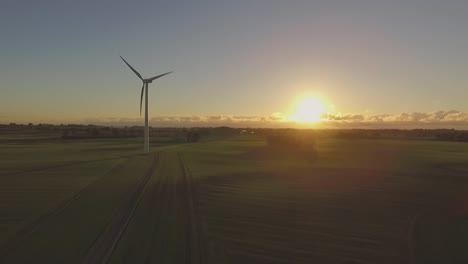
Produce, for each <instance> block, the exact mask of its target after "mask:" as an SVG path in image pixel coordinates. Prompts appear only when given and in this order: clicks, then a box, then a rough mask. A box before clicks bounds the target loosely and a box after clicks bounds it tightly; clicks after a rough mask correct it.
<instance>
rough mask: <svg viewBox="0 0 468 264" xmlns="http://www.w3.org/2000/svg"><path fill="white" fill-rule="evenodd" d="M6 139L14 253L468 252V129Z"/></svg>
mask: <svg viewBox="0 0 468 264" xmlns="http://www.w3.org/2000/svg"><path fill="white" fill-rule="evenodd" d="M151 149H152V153H151V154H149V155H142V154H141V150H142V144H141V140H140V139H138V138H136V139H95V140H91V139H90V140H71V141H66V140H47V139H46V140H39V141H30V140H27V141H24V142H23V141H21V140H16V139H15V140H13V141H11V142H8V140H4V141H3V142H2V144H1V145H0V245H1V248H0V262H2V263H98V262H99V263H103V262H107V263H244V264H245V263H468V254H467V252H468V251H467V250H466V246H468V192H467V191H468V143H456V142H439V141H424V140H385V139H354V140H345V139H336V138H331V137H321V138H319V139H318V140H317V145H316V147H315V149H312V148H310V149H309V150H307V151H302V152H301V153H295V152H291V151H287V150H282V149H279V148H273V147H271V146H269V145H268V144H267V142H266V141H265V139H263V138H262V137H260V136H253V135H249V136H236V137H232V138H226V139H217V140H211V141H205V142H199V143H190V144H187V143H185V144H173V142H170V141H164V140H159V141H158V140H157V139H155V140H153V143H152V148H151Z"/></svg>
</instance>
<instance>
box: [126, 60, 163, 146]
mask: <svg viewBox="0 0 468 264" xmlns="http://www.w3.org/2000/svg"><path fill="white" fill-rule="evenodd" d="M120 58H121V59H122V60H123V61H124V62H125V64H127V66H128V67H129V68H130V69H131V70H132V71H133V72H134V73H135V74H136V76H138V78H140V80H141V81H142V82H143V86H142V87H141V96H140V116H141V106H142V104H143V91H144V92H145V131H144V152H145V153H148V152H149V126H148V84H149V83H152V82H153V81H154V80H156V79H159V78H161V77H163V76H164V75H167V74H169V73H171V72H172V71H170V72H166V73H163V74H160V75H157V76H154V77H151V78H148V79H143V77H141V74H140V73H139V72H138V71H137V70H135V68H133V67H132V66H131V65H130V64H129V63H128V62H127V61H126V60H125V59H124V58H122V56H120Z"/></svg>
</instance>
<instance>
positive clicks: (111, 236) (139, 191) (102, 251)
mask: <svg viewBox="0 0 468 264" xmlns="http://www.w3.org/2000/svg"><path fill="white" fill-rule="evenodd" d="M158 164H159V155H157V156H156V157H155V159H154V162H153V165H152V166H151V168H150V169H149V170H148V171H147V172H146V175H145V176H144V177H143V178H142V180H141V181H140V183H139V184H138V186H137V187H136V188H135V189H134V190H133V191H131V192H129V196H128V199H127V200H126V201H125V203H124V204H123V205H122V207H121V208H120V209H119V210H118V211H117V212H116V214H115V215H114V217H113V218H112V221H111V222H110V223H109V224H108V225H107V227H106V229H105V230H103V232H102V233H101V234H100V235H99V237H98V238H97V239H96V241H95V242H94V243H93V245H92V247H91V248H90V249H89V251H88V253H87V255H86V257H85V259H84V261H83V263H106V262H107V261H108V260H109V257H110V256H111V255H112V252H113V251H114V249H115V246H116V245H117V243H118V242H119V239H120V237H121V236H122V234H123V233H124V232H125V228H126V227H127V225H128V223H129V222H130V220H131V218H132V216H133V214H134V212H135V210H136V208H137V207H138V203H139V202H140V200H141V198H142V197H143V194H144V192H145V190H146V187H147V185H148V182H149V180H150V179H151V176H152V175H153V174H154V171H155V170H156V168H157V166H158Z"/></svg>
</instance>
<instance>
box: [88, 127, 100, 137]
mask: <svg viewBox="0 0 468 264" xmlns="http://www.w3.org/2000/svg"><path fill="white" fill-rule="evenodd" d="M90 134H91V137H98V136H99V135H100V131H99V129H98V128H97V127H93V128H92V129H91V132H90Z"/></svg>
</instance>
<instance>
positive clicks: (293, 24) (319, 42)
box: [0, 0, 468, 127]
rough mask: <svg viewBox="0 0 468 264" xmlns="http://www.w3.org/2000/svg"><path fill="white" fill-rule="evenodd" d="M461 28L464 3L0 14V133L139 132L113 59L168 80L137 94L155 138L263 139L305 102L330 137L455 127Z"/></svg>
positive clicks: (467, 30) (130, 81) (275, 3)
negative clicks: (100, 128) (161, 130)
mask: <svg viewBox="0 0 468 264" xmlns="http://www.w3.org/2000/svg"><path fill="white" fill-rule="evenodd" d="M466 14H468V1H466V0H447V1H440V0H437V1H435V0H405V1H403V0H394V1H379V0H342V1H337V0H322V1H321V0H317V1H313V0H297V1H296V0H289V1H281V0H245V1H243V0H239V1H228V0H201V1H177V0H171V1H154V0H153V1H128V0H126V1H123V0H113V1H99V0H95V1H88V0H81V1H71V0H61V1H58V0H57V1H51V0H43V1H23V0H2V1H1V8H0V39H1V41H0V122H20V123H21V122H23V123H25V122H35V123H37V122H50V123H88V122H93V123H106V124H111V125H112V124H120V125H121V124H127V123H138V122H141V120H142V118H141V117H140V115H139V100H140V98H139V96H140V94H139V93H140V88H141V82H140V81H139V80H138V78H137V77H136V76H135V75H134V74H133V73H132V72H131V71H130V70H129V69H128V68H127V66H126V65H125V64H124V63H123V62H122V61H121V60H120V58H119V56H123V57H124V58H125V59H126V60H127V61H128V62H129V63H130V64H132V65H133V66H134V67H135V68H136V69H137V70H139V71H140V72H141V73H142V75H143V76H144V77H151V76H154V75H157V74H160V73H164V72H166V71H171V70H173V71H174V73H173V74H171V75H168V76H166V77H164V78H161V79H159V80H157V81H156V82H154V83H153V84H151V85H150V90H149V94H150V105H149V106H150V110H149V112H150V117H151V118H152V119H151V122H152V124H153V125H156V126H157V125H158V124H161V125H163V124H165V123H164V120H166V121H167V120H172V121H170V122H169V121H168V122H169V123H167V124H168V125H169V124H170V125H172V124H173V123H171V122H173V121H174V120H175V121H174V122H176V123H175V124H178V125H181V126H182V125H187V124H188V125H197V124H199V123H200V122H202V121H203V122H205V124H206V122H207V120H208V121H209V120H224V121H223V122H224V123H226V124H228V125H229V124H230V123H231V122H238V124H242V125H244V123H245V122H246V124H247V125H248V124H251V125H259V126H262V124H264V125H265V126H273V125H272V123H275V122H276V121H278V120H279V121H281V120H283V119H284V117H287V116H288V115H289V114H291V113H294V109H295V107H296V106H297V104H298V102H300V101H301V98H304V97H307V96H313V97H316V98H320V100H321V101H322V102H323V104H324V105H325V106H326V108H327V113H324V115H325V116H326V119H327V120H328V121H329V124H331V123H333V122H335V123H343V122H345V123H346V124H348V125H349V123H356V124H357V123H360V124H361V123H363V122H364V123H366V122H371V121H375V120H378V122H389V123H391V121H392V122H411V126H416V127H417V126H419V125H418V124H422V123H424V122H426V123H424V124H423V125H425V126H426V125H428V124H432V123H437V124H439V125H438V126H440V125H442V126H444V125H447V126H452V123H453V122H455V123H454V124H457V125H460V126H466V127H468V125H467V124H468V115H467V114H466V113H467V112H468V104H467V101H468V100H467V99H468V85H467V84H468V74H467V72H466V71H467V69H468V16H467V15H466ZM441 113H442V114H441ZM164 118H166V119H164ZM167 118H169V119H167ZM184 118H185V119H184ZM251 120H255V121H252V122H253V123H249V121H251ZM265 120H266V121H265ZM439 121H441V122H446V123H440V122H439ZM158 122H159V123H158ZM203 122H202V123H203ZM239 122H240V123H239ZM457 122H458V123H457ZM224 123H223V124H224ZM323 123H326V122H323ZM290 124H291V122H283V123H282V125H283V126H289V125H290ZM313 125H316V124H313Z"/></svg>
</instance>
